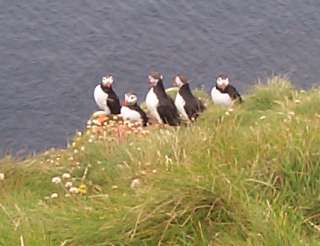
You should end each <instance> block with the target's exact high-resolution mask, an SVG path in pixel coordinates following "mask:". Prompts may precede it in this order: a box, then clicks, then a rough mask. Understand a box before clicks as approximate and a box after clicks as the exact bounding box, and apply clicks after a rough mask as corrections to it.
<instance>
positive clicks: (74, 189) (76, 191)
mask: <svg viewBox="0 0 320 246" xmlns="http://www.w3.org/2000/svg"><path fill="white" fill-rule="evenodd" d="M69 192H70V193H72V194H78V193H79V189H78V188H77V187H70V189H69Z"/></svg>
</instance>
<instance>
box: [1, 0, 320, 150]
mask: <svg viewBox="0 0 320 246" xmlns="http://www.w3.org/2000/svg"><path fill="white" fill-rule="evenodd" d="M0 34H1V38H0V85H1V87H0V138H1V141H0V155H3V154H4V153H6V152H10V153H15V154H18V155H20V154H25V153H32V152H39V151H42V150H45V149H47V148H49V147H60V146H65V144H66V143H67V141H68V139H70V137H71V136H72V135H73V133H74V132H75V131H76V129H81V128H83V126H84V125H85V122H86V120H87V119H88V117H89V116H90V114H91V113H92V112H93V111H94V110H95V109H96V106H95V104H94V101H93V97H92V93H93V89H94V87H95V85H96V84H97V83H98V82H99V80H100V78H101V76H102V75H104V74H105V73H109V72H112V73H113V74H114V76H115V86H114V87H115V90H116V91H117V92H118V94H119V95H122V94H123V93H124V92H125V91H126V90H129V89H130V90H134V91H136V92H137V93H138V95H139V96H140V99H144V96H145V94H146V92H147V88H148V87H147V83H146V75H147V73H148V72H149V71H150V70H154V69H155V70H158V71H161V72H163V73H164V75H165V78H166V86H169V80H170V81H171V77H172V76H173V74H174V73H176V72H182V73H185V74H186V75H188V76H189V77H190V79H192V86H193V87H199V86H202V85H203V86H204V87H205V88H206V89H207V90H209V89H210V88H211V86H212V84H213V80H214V78H215V76H216V75H217V74H218V73H221V72H224V73H227V74H229V75H230V78H231V79H232V81H233V83H234V84H235V85H236V86H237V87H238V88H239V89H240V91H245V89H246V88H248V87H249V86H250V85H252V84H253V83H255V81H256V80H257V79H258V78H265V77H267V76H271V75H273V74H279V73H280V74H286V75H287V76H288V77H289V78H290V79H291V80H292V81H293V82H294V83H295V85H296V86H298V87H303V88H305V87H310V86H311V85H314V84H317V83H318V82H319V80H320V1H319V0H273V1H258V0H246V1H244V0H232V1H226V0H215V1H213V0H199V1H195V0H174V1H173V0H171V1H169V0H131V1H129V0H113V1H112V0H109V1H103V0H100V1H98V0H86V1H85V0H78V1H76V0H74V1H59V0H57V1H50V0H32V1H18V0H10V1H9V0H0Z"/></svg>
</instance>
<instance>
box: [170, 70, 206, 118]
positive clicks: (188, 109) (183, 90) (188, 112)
mask: <svg viewBox="0 0 320 246" xmlns="http://www.w3.org/2000/svg"><path fill="white" fill-rule="evenodd" d="M173 84H174V85H176V86H178V88H179V90H178V93H177V95H176V99H175V105H176V107H177V109H178V112H179V113H180V115H181V117H182V119H184V120H186V121H194V120H195V119H196V118H197V117H198V116H199V114H200V113H201V112H203V111H204V110H205V106H204V105H203V103H202V102H201V101H200V100H199V99H198V98H196V97H195V96H194V95H193V94H192V92H191V89H190V85H189V82H188V79H187V78H186V77H185V76H183V75H181V74H177V75H176V76H175V77H174V78H173Z"/></svg>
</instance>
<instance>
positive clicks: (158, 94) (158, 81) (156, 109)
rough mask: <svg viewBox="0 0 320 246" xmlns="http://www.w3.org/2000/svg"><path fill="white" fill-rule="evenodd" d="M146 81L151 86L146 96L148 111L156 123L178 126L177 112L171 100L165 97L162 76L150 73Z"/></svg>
mask: <svg viewBox="0 0 320 246" xmlns="http://www.w3.org/2000/svg"><path fill="white" fill-rule="evenodd" d="M148 79H149V83H150V86H151V88H150V90H149V92H148V93H147V96H146V106H147V108H148V111H149V112H150V114H151V115H152V116H153V117H154V118H156V120H157V121H158V123H160V124H168V125H171V126H178V125H179V124H180V117H179V114H178V110H177V108H176V106H175V105H174V102H173V99H172V98H171V97H169V96H168V95H167V93H166V91H165V89H164V85H163V76H162V74H160V73H159V72H152V73H150V74H149V76H148Z"/></svg>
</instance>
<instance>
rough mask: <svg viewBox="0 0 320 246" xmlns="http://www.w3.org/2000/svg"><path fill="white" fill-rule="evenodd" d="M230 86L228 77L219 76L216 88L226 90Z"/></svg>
mask: <svg viewBox="0 0 320 246" xmlns="http://www.w3.org/2000/svg"><path fill="white" fill-rule="evenodd" d="M228 85H229V78H228V76H227V75H224V74H221V75H219V76H218V78H217V81H216V86H217V87H218V88H219V89H221V90H224V89H225V88H226V87H227V86H228Z"/></svg>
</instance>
